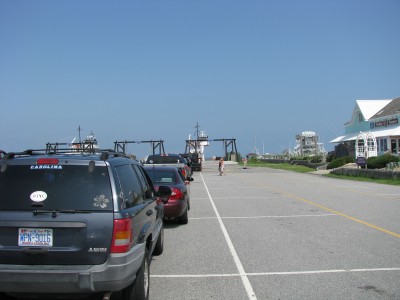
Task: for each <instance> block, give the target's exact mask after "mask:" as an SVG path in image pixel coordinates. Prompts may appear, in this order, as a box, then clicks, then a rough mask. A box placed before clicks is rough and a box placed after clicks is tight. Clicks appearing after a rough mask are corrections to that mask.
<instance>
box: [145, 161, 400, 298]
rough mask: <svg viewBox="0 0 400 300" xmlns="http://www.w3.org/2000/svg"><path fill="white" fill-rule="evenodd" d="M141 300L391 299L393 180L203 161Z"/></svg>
mask: <svg viewBox="0 0 400 300" xmlns="http://www.w3.org/2000/svg"><path fill="white" fill-rule="evenodd" d="M194 179H195V180H194V181H193V182H192V183H191V210H190V211H189V223H188V224H187V225H178V224H176V223H173V222H168V223H166V229H165V247H164V253H163V254H162V255H161V256H159V257H154V258H153V261H152V265H151V284H150V299H152V300H154V299H163V300H166V299H174V300H176V299H230V300H232V299H400V187H397V186H388V185H379V184H374V183H364V182H355V181H348V180H340V179H332V178H326V177H324V176H318V175H312V174H299V173H294V172H287V171H282V170H273V169H267V168H251V167H249V168H247V169H243V168H242V167H240V166H238V165H230V164H227V165H226V176H219V175H218V170H217V163H216V162H207V163H206V166H205V167H204V168H203V171H202V172H195V173H194Z"/></svg>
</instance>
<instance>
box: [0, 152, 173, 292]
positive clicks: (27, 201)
mask: <svg viewBox="0 0 400 300" xmlns="http://www.w3.org/2000/svg"><path fill="white" fill-rule="evenodd" d="M47 150H48V149H46V150H43V151H34V150H28V151H25V152H22V153H7V154H6V155H5V156H4V157H3V158H2V159H1V160H0V236H1V243H0V244H1V245H0V292H3V293H5V294H8V295H11V296H15V297H24V296H28V295H29V297H32V296H33V295H35V297H36V296H37V297H52V298H56V297H58V296H60V297H64V298H65V297H67V298H69V297H70V298H72V297H78V296H86V295H90V294H97V293H98V294H99V296H100V295H101V296H102V297H103V298H104V299H124V300H132V299H148V298H149V282H150V261H151V257H152V255H160V254H161V253H162V252H163V241H164V236H163V230H164V229H163V222H162V220H163V206H162V201H161V200H160V198H162V197H163V196H165V197H168V196H169V195H170V193H171V190H170V189H169V188H168V187H163V188H161V189H160V190H159V191H158V192H157V194H156V192H155V190H154V187H153V184H152V182H151V180H150V178H149V177H148V175H147V173H146V171H145V170H144V169H143V167H142V166H141V165H140V163H139V162H137V161H136V160H133V159H131V158H129V157H127V156H125V155H123V154H121V153H114V152H110V151H106V152H99V153H94V152H93V153H92V152H91V151H90V152H89V153H88V152H85V151H83V152H78V151H76V152H75V151H72V152H71V151H70V150H69V151H64V152H63V151H47ZM79 151H80V150H79ZM96 152H97V150H96ZM68 295H69V296H68ZM117 297H118V298H117Z"/></svg>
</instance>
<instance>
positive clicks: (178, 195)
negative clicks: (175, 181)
mask: <svg viewBox="0 0 400 300" xmlns="http://www.w3.org/2000/svg"><path fill="white" fill-rule="evenodd" d="M171 192H172V193H171V196H170V197H169V200H182V199H184V196H183V192H182V191H181V190H180V189H178V188H174V187H172V188H171Z"/></svg>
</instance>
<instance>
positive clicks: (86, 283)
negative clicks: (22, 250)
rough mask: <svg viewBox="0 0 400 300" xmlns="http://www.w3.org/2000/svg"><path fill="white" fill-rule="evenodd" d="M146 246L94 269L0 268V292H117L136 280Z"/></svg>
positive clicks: (37, 266) (14, 266)
mask: <svg viewBox="0 0 400 300" xmlns="http://www.w3.org/2000/svg"><path fill="white" fill-rule="evenodd" d="M145 246H146V245H145V244H140V245H137V246H135V247H134V248H132V249H131V250H130V251H129V252H127V253H123V254H111V255H110V258H109V260H108V261H107V262H106V263H104V264H102V265H95V266H61V265H57V266H54V265H51V266H46V265H40V266H39V265H35V266H33V265H32V266H29V265H5V264H3V265H0V291H1V292H6V293H90V292H103V291H119V290H122V289H123V288H125V287H127V286H128V285H129V284H131V283H132V282H133V281H134V280H135V279H136V273H137V272H138V270H139V269H140V266H141V264H142V261H143V258H144V253H145Z"/></svg>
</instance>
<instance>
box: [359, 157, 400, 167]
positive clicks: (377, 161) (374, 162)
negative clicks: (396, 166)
mask: <svg viewBox="0 0 400 300" xmlns="http://www.w3.org/2000/svg"><path fill="white" fill-rule="evenodd" d="M398 161H399V158H398V157H397V156H393V155H391V154H385V155H381V156H375V157H370V158H368V159H367V168H368V169H382V168H385V167H386V164H388V163H390V162H398Z"/></svg>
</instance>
